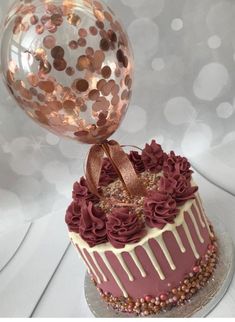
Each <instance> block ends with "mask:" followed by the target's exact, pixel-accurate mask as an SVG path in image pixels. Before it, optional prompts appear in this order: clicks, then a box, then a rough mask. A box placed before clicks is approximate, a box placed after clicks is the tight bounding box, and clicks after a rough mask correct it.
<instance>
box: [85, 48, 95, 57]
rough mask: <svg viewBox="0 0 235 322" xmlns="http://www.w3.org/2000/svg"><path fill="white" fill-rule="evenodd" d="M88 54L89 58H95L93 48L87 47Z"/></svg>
mask: <svg viewBox="0 0 235 322" xmlns="http://www.w3.org/2000/svg"><path fill="white" fill-rule="evenodd" d="M86 54H87V55H88V56H93V55H94V49H93V48H92V47H87V48H86Z"/></svg>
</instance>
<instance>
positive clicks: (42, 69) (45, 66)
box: [39, 60, 51, 77]
mask: <svg viewBox="0 0 235 322" xmlns="http://www.w3.org/2000/svg"><path fill="white" fill-rule="evenodd" d="M50 71H51V64H50V63H49V62H48V61H45V60H44V61H43V60H41V61H40V63H39V73H40V76H42V77H43V76H44V74H49V73H50Z"/></svg>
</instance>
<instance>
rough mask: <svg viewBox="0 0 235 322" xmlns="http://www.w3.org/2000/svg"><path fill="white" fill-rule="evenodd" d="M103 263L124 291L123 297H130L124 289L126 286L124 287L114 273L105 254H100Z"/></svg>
mask: <svg viewBox="0 0 235 322" xmlns="http://www.w3.org/2000/svg"><path fill="white" fill-rule="evenodd" d="M100 256H101V258H102V260H103V262H104V263H105V265H106V266H107V268H108V269H109V271H110V273H111V274H112V276H113V278H114V280H115V282H116V284H117V285H118V286H119V288H120V290H121V291H122V294H123V296H125V297H128V294H127V292H126V290H125V288H124V286H123V285H122V283H121V281H120V279H119V278H118V276H117V274H116V273H115V272H114V270H113V268H112V266H111V265H110V263H109V261H108V259H107V258H106V255H105V254H100Z"/></svg>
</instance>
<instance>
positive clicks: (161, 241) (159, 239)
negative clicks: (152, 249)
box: [156, 235, 176, 271]
mask: <svg viewBox="0 0 235 322" xmlns="http://www.w3.org/2000/svg"><path fill="white" fill-rule="evenodd" d="M156 240H157V242H158V244H159V246H160V247H161V249H162V251H163V254H164V255H165V257H166V259H167V261H168V264H169V265H170V268H171V269H172V270H173V271H174V270H175V268H176V267H175V264H174V262H173V260H172V257H171V255H170V253H169V251H168V248H167V247H166V244H165V242H164V240H163V237H162V235H160V236H158V237H157V239H156Z"/></svg>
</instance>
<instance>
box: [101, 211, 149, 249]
mask: <svg viewBox="0 0 235 322" xmlns="http://www.w3.org/2000/svg"><path fill="white" fill-rule="evenodd" d="M106 227H107V235H108V240H109V242H110V243H111V244H112V245H113V246H114V247H115V248H123V247H124V246H125V245H126V244H132V243H137V242H138V241H140V240H141V238H143V237H144V236H145V234H146V231H145V229H144V222H143V221H142V220H141V219H140V218H138V216H137V215H136V214H135V213H134V212H133V211H132V210H130V209H129V208H127V207H123V208H117V209H115V210H113V211H112V213H110V214H109V215H108V218H107V224H106Z"/></svg>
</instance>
